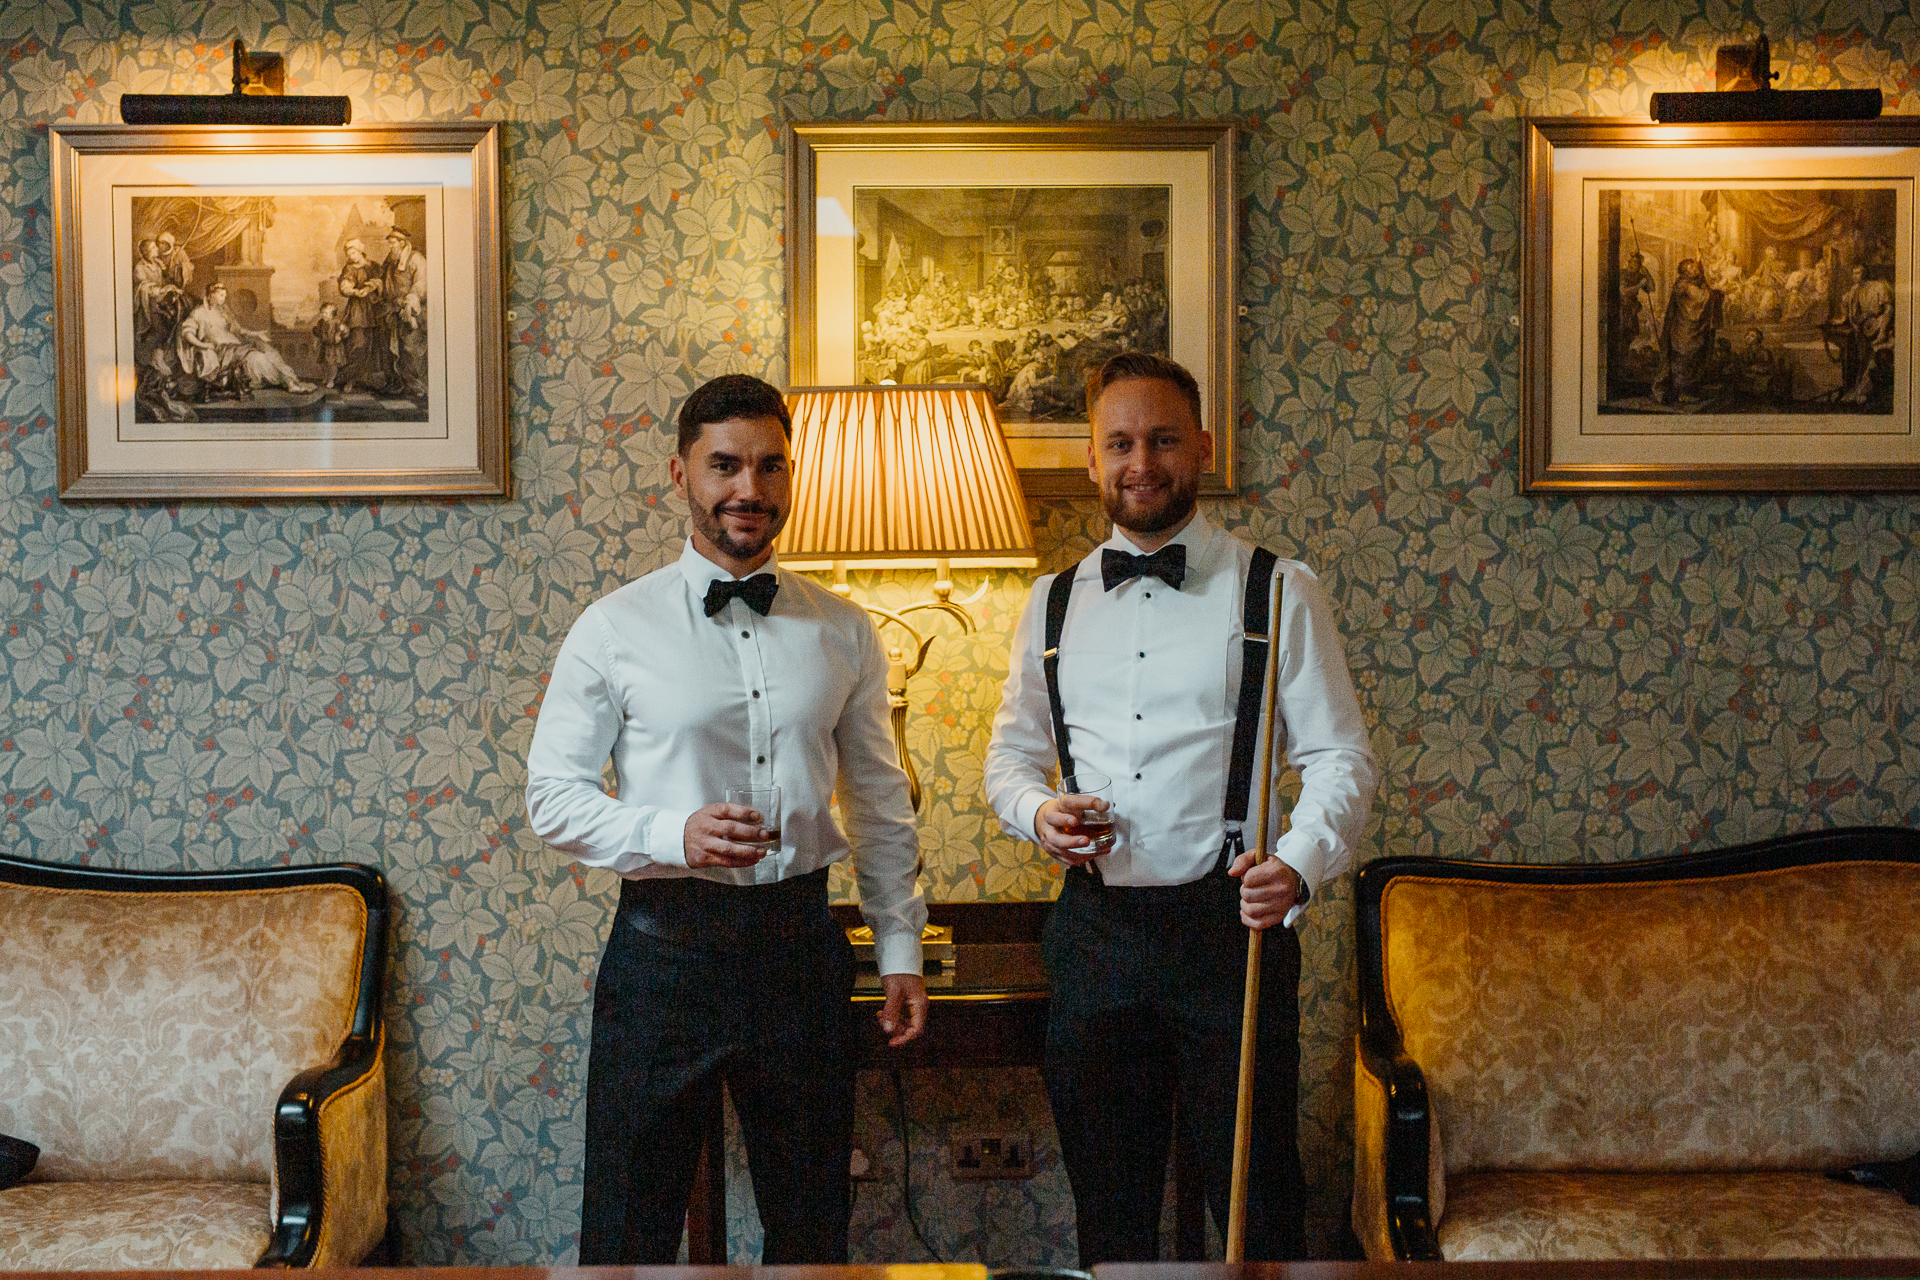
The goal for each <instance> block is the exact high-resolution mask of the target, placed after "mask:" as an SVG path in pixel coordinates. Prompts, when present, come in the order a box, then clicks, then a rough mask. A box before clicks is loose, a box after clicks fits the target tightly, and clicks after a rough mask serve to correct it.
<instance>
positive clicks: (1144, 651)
mask: <svg viewBox="0 0 1920 1280" xmlns="http://www.w3.org/2000/svg"><path fill="white" fill-rule="evenodd" d="M1140 656H1141V657H1143V658H1144V657H1146V656H1147V651H1146V650H1145V649H1142V650H1141V651H1140Z"/></svg>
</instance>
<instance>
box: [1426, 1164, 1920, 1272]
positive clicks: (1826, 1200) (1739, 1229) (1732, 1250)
mask: <svg viewBox="0 0 1920 1280" xmlns="http://www.w3.org/2000/svg"><path fill="white" fill-rule="evenodd" d="M1438 1236H1439V1241H1440V1252H1441V1255H1442V1256H1443V1257H1445V1258H1446V1260H1447V1261H1449V1262H1519V1261H1528V1260H1537V1259H1556V1260H1563V1261H1571V1260H1574V1259H1603V1258H1663V1259H1674V1258H1911V1257H1914V1256H1916V1255H1917V1254H1920V1209H1916V1208H1915V1207H1914V1206H1912V1205H1910V1204H1908V1203H1907V1202H1906V1201H1904V1200H1902V1199H1901V1198H1900V1197H1899V1196H1897V1195H1895V1194H1893V1193H1892V1192H1890V1191H1874V1190H1870V1189H1868V1188H1865V1187H1857V1186H1854V1185H1852V1184H1851V1183H1844V1182H1837V1181H1835V1180H1834V1179H1831V1178H1828V1177H1826V1176H1824V1175H1823V1174H1819V1173H1738V1174H1736V1173H1718V1174H1625V1173H1472V1174H1467V1175H1465V1176H1462V1177H1456V1178H1450V1179H1448V1181H1447V1212H1446V1216H1445V1217H1443V1218H1442V1219H1441V1220H1440V1224H1439V1230H1438Z"/></svg>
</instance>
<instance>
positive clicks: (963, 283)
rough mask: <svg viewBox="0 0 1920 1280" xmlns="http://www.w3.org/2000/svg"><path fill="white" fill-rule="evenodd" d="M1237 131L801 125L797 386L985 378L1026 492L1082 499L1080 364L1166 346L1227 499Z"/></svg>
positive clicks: (794, 167) (790, 155)
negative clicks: (1196, 387)
mask: <svg viewBox="0 0 1920 1280" xmlns="http://www.w3.org/2000/svg"><path fill="white" fill-rule="evenodd" d="M1239 138H1240V135H1239V129H1238V127H1237V126H1236V125H1234V124H1231V123H1226V122H1213V121H1205V122H1192V121H1189V122H1159V123H1104V122H1088V123H1081V124H1039V123H1024V124H889V123H880V124H874V123H824V122H823V123H793V124H789V125H788V126H787V128H786V162H787V217H786V243H787V306H788V313H789V316H790V329H789V341H788V353H789V354H788V378H789V380H790V381H791V382H792V383H793V384H794V385H796V386H798V385H809V384H827V383H831V384H836V385H845V384H855V383H860V382H874V381H881V380H883V379H884V378H885V377H887V376H891V377H892V380H894V381H898V382H902V383H907V382H916V381H954V382H960V381H976V382H986V383H988V384H989V385H990V386H993V387H994V390H995V398H996V402H997V404H998V406H999V408H1000V412H1001V417H1002V427H1003V428H1004V429H1005V430H1006V432H1007V437H1008V445H1009V447H1010V448H1011V449H1012V451H1013V455H1014V463H1015V465H1016V467H1018V469H1019V471H1020V481H1021V484H1022V486H1023V487H1024V488H1025V490H1026V492H1028V493H1029V494H1036V495H1042V496H1075V497H1080V496H1090V495H1092V494H1093V493H1094V487H1093V484H1092V483H1091V481H1089V480H1088V478H1087V470H1086V444H1087V438H1088V437H1087V424H1086V421H1085V410H1084V384H1083V380H1084V374H1085V367H1089V366H1091V365H1094V364H1097V361H1098V359H1100V358H1103V357H1104V355H1105V354H1109V353H1110V352H1111V351H1117V350H1120V349H1123V348H1127V347H1133V348H1136V349H1141V350H1160V352H1161V353H1162V354H1170V355H1171V356H1172V357H1173V358H1174V359H1176V360H1179V361H1180V362H1181V363H1182V364H1184V365H1186V367H1187V368H1188V369H1190V370H1192V371H1193V374H1194V376H1195V378H1196V379H1197V380H1198V382H1199V384H1200V392H1201V403H1202V406H1203V418H1204V425H1205V426H1206V428H1207V429H1208V430H1209V431H1211V432H1212V433H1213V438H1214V455H1215V461H1214V467H1213V469H1212V470H1211V471H1209V472H1208V473H1207V474H1206V476H1205V478H1204V480H1203V482H1202V491H1203V492H1205V493H1209V494H1224V493H1231V492H1232V491H1233V486H1234V427H1235V424H1236V420H1237V418H1238V412H1239V403H1240V399H1239V396H1240V389H1239V381H1240V380H1239V343H1238V340H1237V329H1238V297H1237V290H1236V279H1237V277H1236V274H1235V272H1236V266H1235V264H1236V262H1237V259H1238V251H1239V232H1238V210H1239V195H1238V186H1237V180H1236V178H1235V158H1236V156H1237V155H1238V152H1239ZM950 270H951V271H953V273H954V276H953V278H952V279H951V280H949V279H948V278H947V275H946V273H947V272H948V271H950ZM936 277H938V278H937V279H936ZM1105 295H1111V296H1105ZM928 297H931V298H932V299H933V300H932V301H927V300H926V299H927V298H928ZM863 326H874V327H872V328H870V329H868V328H863ZM902 334H904V335H906V336H905V337H904V338H902V337H898V336H894V335H902ZM976 343H978V344H979V345H978V346H977V347H976V346H975V344H976ZM1016 362H1017V364H1018V367H1017V368H1015V367H1013V366H1014V365H1015V364H1016ZM1023 373H1024V374H1025V377H1024V378H1023V377H1022V375H1023ZM1076 399H1078V400H1079V402H1080V407H1078V408H1076V407H1075V400H1076Z"/></svg>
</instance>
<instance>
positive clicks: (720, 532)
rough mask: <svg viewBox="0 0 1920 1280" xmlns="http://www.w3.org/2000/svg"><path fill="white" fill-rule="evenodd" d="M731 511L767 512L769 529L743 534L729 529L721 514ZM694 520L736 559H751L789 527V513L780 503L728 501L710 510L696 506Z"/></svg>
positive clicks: (737, 512) (716, 545)
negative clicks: (743, 503)
mask: <svg viewBox="0 0 1920 1280" xmlns="http://www.w3.org/2000/svg"><path fill="white" fill-rule="evenodd" d="M728 512H733V513H734V514H735V515H748V514H754V515H765V516H766V517H768V519H767V525H766V529H765V531H764V532H762V533H760V534H758V535H756V536H753V537H747V538H743V537H740V536H738V535H736V534H734V533H733V532H732V531H731V530H729V529H728V528H727V526H726V522H725V521H723V520H722V519H721V516H723V515H725V514H726V513H728ZM693 520H694V524H695V525H696V526H697V527H698V528H699V530H700V532H701V533H703V534H705V535H706V538H707V541H708V542H711V543H712V544H713V545H714V547H715V548H716V549H718V550H719V551H721V552H722V553H723V554H725V555H728V556H731V557H733V558H734V559H735V560H751V559H753V558H754V557H755V556H757V555H759V554H760V553H761V552H762V551H765V550H766V549H767V548H768V547H770V546H772V545H773V540H774V539H775V538H777V537H779V536H780V530H782V529H783V528H785V527H786V524H787V517H786V513H785V512H783V511H781V510H780V509H779V508H777V507H771V506H765V505H758V506H740V505H733V506H728V505H727V504H725V503H722V504H721V505H719V506H716V507H714V508H712V509H711V510H708V511H698V510H696V511H695V512H694V516H693Z"/></svg>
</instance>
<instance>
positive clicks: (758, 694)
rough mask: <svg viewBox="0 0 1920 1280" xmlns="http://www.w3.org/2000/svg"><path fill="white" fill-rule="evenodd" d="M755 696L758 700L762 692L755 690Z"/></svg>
mask: <svg viewBox="0 0 1920 1280" xmlns="http://www.w3.org/2000/svg"><path fill="white" fill-rule="evenodd" d="M753 696H754V697H756V698H757V697H759V696H760V691H759V690H758V689H755V690H754V691H753Z"/></svg>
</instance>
